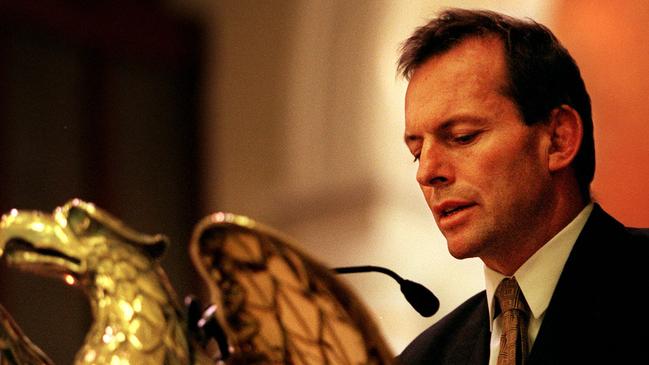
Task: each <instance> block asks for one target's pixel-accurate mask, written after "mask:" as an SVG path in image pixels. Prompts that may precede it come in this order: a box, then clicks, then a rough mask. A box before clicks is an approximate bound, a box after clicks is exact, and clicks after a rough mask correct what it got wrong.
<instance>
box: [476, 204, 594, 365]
mask: <svg viewBox="0 0 649 365" xmlns="http://www.w3.org/2000/svg"><path fill="white" fill-rule="evenodd" d="M592 211H593V204H592V203H591V204H589V205H587V206H586V207H585V208H584V209H583V210H582V211H581V212H580V213H579V214H578V215H577V217H575V219H573V220H572V222H570V223H569V224H568V225H567V226H565V227H564V228H563V229H562V230H561V231H560V232H559V233H557V234H556V235H555V236H554V237H553V238H552V239H551V240H550V241H548V242H547V243H546V244H545V245H543V247H541V248H540V249H539V250H538V251H537V252H535V253H534V255H532V257H530V258H529V259H528V260H527V261H526V262H525V263H524V264H523V265H522V266H521V267H520V268H519V269H518V270H517V271H516V273H514V275H513V276H514V277H515V278H516V281H517V282H518V285H519V286H520V288H521V291H522V292H523V295H524V296H525V300H527V304H528V305H529V306H530V309H531V311H532V316H531V318H530V323H529V327H528V339H529V342H530V343H529V345H530V346H529V348H530V349H532V345H533V344H534V340H536V335H537V334H538V333H539V328H541V323H542V322H543V317H544V315H545V310H546V309H547V308H548V305H549V304H550V299H551V298H552V293H553V292H554V288H555V287H556V286H557V282H558V281H559V276H560V275H561V271H562V270H563V266H564V265H565V263H566V260H567V259H568V256H569V255H570V251H571V250H572V247H573V246H574V244H575V241H577V237H579V234H580V233H581V230H582V229H583V228H584V225H585V224H586V221H587V220H588V217H589V216H590V213H591V212H592ZM484 276H485V284H486V289H487V303H488V305H489V318H490V319H491V320H490V325H491V352H490V355H489V364H490V365H496V363H497V360H498V352H499V350H500V335H501V333H502V316H500V315H499V316H498V317H496V318H493V317H494V316H493V315H494V293H495V292H496V288H497V287H498V284H500V281H501V280H502V279H503V278H505V276H504V275H502V274H500V273H499V272H496V271H494V270H491V269H490V268H488V267H487V266H485V267H484Z"/></svg>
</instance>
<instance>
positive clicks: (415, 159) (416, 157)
mask: <svg viewBox="0 0 649 365" xmlns="http://www.w3.org/2000/svg"><path fill="white" fill-rule="evenodd" d="M417 161H419V155H418V154H417V155H415V158H414V159H413V160H412V162H417Z"/></svg>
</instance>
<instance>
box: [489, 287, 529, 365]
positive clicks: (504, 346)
mask: <svg viewBox="0 0 649 365" xmlns="http://www.w3.org/2000/svg"><path fill="white" fill-rule="evenodd" d="M496 301H497V304H498V307H499V308H500V312H501V313H502V317H503V318H502V319H503V321H502V323H503V332H502V335H501V336H500V353H499V354H498V365H523V364H525V360H526V357H527V353H528V350H529V349H528V347H529V343H528V339H527V325H528V323H529V319H530V309H529V306H528V305H527V302H526V301H525V297H523V292H521V288H520V287H519V286H518V283H517V282H516V279H514V278H512V279H509V278H505V279H503V281H501V282H500V285H498V288H497V289H496Z"/></svg>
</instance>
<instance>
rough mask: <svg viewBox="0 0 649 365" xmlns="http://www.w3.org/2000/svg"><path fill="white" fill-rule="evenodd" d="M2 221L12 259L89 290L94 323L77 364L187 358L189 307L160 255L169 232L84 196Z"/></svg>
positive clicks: (1, 234)
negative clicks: (128, 221) (49, 211)
mask: <svg viewBox="0 0 649 365" xmlns="http://www.w3.org/2000/svg"><path fill="white" fill-rule="evenodd" d="M0 228H1V229H2V230H1V231H0V247H1V249H2V253H3V256H4V259H5V260H7V262H8V263H9V265H11V266H15V267H19V268H20V267H22V268H25V269H26V270H30V271H36V272H38V273H42V274H49V275H56V276H60V277H61V278H62V279H63V280H65V281H66V282H67V283H68V284H75V285H77V286H81V287H83V289H84V292H85V293H86V294H87V295H88V298H89V301H90V306H91V308H92V312H93V317H94V322H93V323H92V325H91V328H90V330H89V332H88V334H87V335H86V339H85V342H84V344H83V346H82V347H81V349H80V350H79V352H78V353H77V355H76V357H75V363H76V364H143V365H146V364H156V365H158V364H170V365H172V364H173V365H176V364H178V365H185V364H187V365H189V364H190V349H189V345H188V341H187V338H186V336H185V332H186V323H185V322H184V321H185V320H184V312H183V311H184V308H183V307H182V306H181V305H180V304H179V303H178V301H177V298H176V294H175V292H174V291H173V289H172V288H171V285H170V284H169V281H168V279H167V277H166V275H165V273H164V271H163V270H162V268H161V266H160V264H159V262H158V260H157V259H158V257H159V256H160V255H161V254H162V252H163V250H164V247H165V246H166V244H167V240H166V238H165V237H164V236H161V235H156V236H149V235H144V234H141V233H138V232H135V231H134V230H132V229H130V228H128V227H126V226H125V225H123V224H122V223H121V222H119V221H118V220H117V219H115V218H113V217H111V216H110V215H109V214H108V213H106V212H103V211H101V210H100V209H98V208H96V207H95V206H94V205H92V204H89V203H85V202H83V201H80V200H74V201H72V202H70V203H68V204H66V205H65V206H63V207H61V208H59V209H56V210H55V212H54V214H53V215H51V216H50V215H45V214H42V213H39V212H29V211H12V212H11V213H10V214H8V215H5V216H4V217H3V221H2V223H1V224H0ZM17 239H19V240H22V241H23V242H28V243H29V244H23V243H18V241H17ZM143 302H144V303H146V306H144V305H143ZM135 308H138V310H135ZM18 363H19V364H23V363H25V364H26V363H29V362H27V361H26V360H20V359H19V362H18Z"/></svg>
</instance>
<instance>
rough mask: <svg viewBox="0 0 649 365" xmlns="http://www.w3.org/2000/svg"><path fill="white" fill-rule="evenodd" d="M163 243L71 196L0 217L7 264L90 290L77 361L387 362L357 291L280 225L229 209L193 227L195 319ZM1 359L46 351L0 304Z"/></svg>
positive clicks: (168, 364)
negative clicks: (197, 288)
mask: <svg viewBox="0 0 649 365" xmlns="http://www.w3.org/2000/svg"><path fill="white" fill-rule="evenodd" d="M166 245H167V239H166V238H165V237H164V236H162V235H154V236H151V235H145V234H142V233H139V232H136V231H134V230H132V229H131V228H129V227H127V226H126V225H124V224H123V223H122V222H120V221H119V220H117V219H116V218H114V217H112V216H111V215H109V214H108V213H107V212H104V211H102V210H101V209H99V208H97V207H95V206H94V205H93V204H90V203H86V202H83V201H81V200H78V199H75V200H73V201H71V202H69V203H68V204H66V205H64V206H62V207H60V208H57V209H55V210H54V213H53V214H52V215H46V214H43V213H40V212H33V211H18V210H12V211H11V212H9V213H8V214H6V215H4V216H3V217H2V222H0V255H1V256H2V258H3V259H5V260H6V261H7V262H8V264H9V265H11V266H14V267H18V268H22V269H25V270H28V271H32V272H36V273H39V274H44V275H54V276H57V277H60V278H61V279H62V280H64V281H65V282H66V283H68V284H69V285H71V286H76V287H80V288H81V289H83V291H84V292H85V293H86V294H87V296H88V299H89V302H90V306H91V309H92V313H93V318H94V321H93V323H92V325H91V328H90V330H89V332H88V333H87V335H86V338H85V342H84V344H83V345H82V347H81V349H80V350H79V351H78V352H77V354H76V357H75V364H77V365H90V364H110V365H124V364H126V365H148V364H152V365H153V364H156V365H158V364H159V365H163V364H164V365H202V364H228V365H238V364H248V365H254V364H305V365H306V364H313V365H319V364H322V365H324V364H336V365H352V364H353V365H357V364H358V365H360V364H368V365H370V364H377V365H378V364H386V365H387V364H392V361H393V360H392V359H393V356H392V354H391V353H390V351H389V350H388V347H387V346H386V344H385V342H384V340H383V338H382V337H381V335H380V333H379V330H378V327H377V326H376V325H375V323H374V321H373V320H372V318H371V316H370V315H369V313H368V311H367V310H366V308H365V307H364V305H363V304H362V303H361V301H360V300H359V299H358V298H357V297H356V296H355V294H354V293H353V292H352V291H351V290H350V289H349V288H347V286H346V285H344V283H342V282H341V281H340V280H338V279H337V278H336V277H335V276H334V275H333V274H332V272H331V271H330V270H329V269H327V268H326V267H325V266H324V265H322V264H320V263H318V262H317V261H316V260H314V259H312V258H310V257H309V256H308V255H306V254H304V253H303V252H301V251H299V249H297V245H296V244H295V243H294V242H292V241H291V240H290V239H288V238H287V237H285V236H283V235H282V234H281V233H280V232H278V231H275V230H273V229H271V228H270V227H266V226H263V225H261V224H259V223H257V222H255V221H254V220H252V219H250V218H247V217H244V216H239V215H234V214H230V213H215V214H212V215H210V216H208V217H206V218H205V219H203V220H201V221H200V222H199V223H198V224H197V225H196V227H195V229H194V234H193V236H192V241H191V242H190V245H189V251H190V256H191V258H192V261H193V264H194V266H195V268H196V270H197V271H198V272H199V274H200V276H201V278H202V279H203V281H204V284H205V285H206V286H207V288H208V290H209V300H208V301H207V302H208V303H207V304H208V305H206V307H207V308H208V309H207V310H206V311H205V312H204V313H203V317H202V319H200V321H198V327H196V326H194V325H193V324H191V323H189V324H188V323H187V314H186V312H185V308H183V307H182V306H181V305H180V304H179V302H178V300H177V297H176V294H175V292H174V290H173V288H172V287H171V285H170V283H169V280H168V278H167V277H166V274H165V273H164V271H163V269H162V267H161V266H160V263H159V261H158V259H159V257H160V256H161V255H162V253H163V251H164V248H165V246H166ZM190 313H191V312H190ZM190 317H191V316H190ZM194 320H196V319H195V318H194ZM210 321H211V322H215V323H216V330H215V329H214V328H212V329H211V330H210V331H211V332H208V330H206V329H205V328H207V326H206V327H205V328H203V327H202V326H203V325H205V324H206V323H210ZM224 342H225V343H224ZM217 344H218V346H217ZM7 355H8V356H7ZM11 359H13V360H11ZM5 364H15V365H26V364H29V365H31V364H51V361H50V360H49V359H48V358H47V357H46V356H45V355H44V354H43V353H42V351H40V350H39V349H38V347H36V346H35V345H34V344H32V343H31V342H30V341H29V339H28V338H26V337H25V336H24V335H23V334H22V333H21V332H20V330H19V328H18V327H17V326H16V325H15V323H14V322H13V320H12V319H11V317H10V316H9V314H8V313H6V311H5V310H4V309H3V308H2V307H0V365H5Z"/></svg>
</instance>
